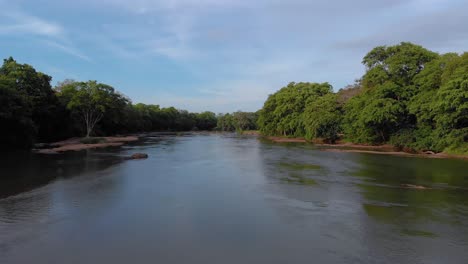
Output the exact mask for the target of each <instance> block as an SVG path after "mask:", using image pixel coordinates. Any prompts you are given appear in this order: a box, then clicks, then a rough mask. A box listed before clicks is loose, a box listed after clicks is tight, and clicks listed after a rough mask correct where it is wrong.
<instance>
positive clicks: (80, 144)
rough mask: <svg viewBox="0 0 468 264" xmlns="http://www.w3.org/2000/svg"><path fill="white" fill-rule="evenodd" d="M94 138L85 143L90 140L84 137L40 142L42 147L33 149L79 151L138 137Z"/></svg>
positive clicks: (37, 150)
mask: <svg viewBox="0 0 468 264" xmlns="http://www.w3.org/2000/svg"><path fill="white" fill-rule="evenodd" d="M91 139H94V138H91ZM95 139H96V140H95V141H96V143H94V142H93V143H87V141H90V140H89V139H86V138H70V139H67V140H63V141H59V142H54V143H50V144H41V147H44V148H36V149H33V151H34V152H36V153H40V154H58V153H62V152H66V151H80V150H85V149H95V148H106V147H118V146H122V145H124V144H125V143H128V142H133V141H137V140H138V139H139V138H138V137H135V136H123V137H99V138H95ZM91 141H92V140H91Z"/></svg>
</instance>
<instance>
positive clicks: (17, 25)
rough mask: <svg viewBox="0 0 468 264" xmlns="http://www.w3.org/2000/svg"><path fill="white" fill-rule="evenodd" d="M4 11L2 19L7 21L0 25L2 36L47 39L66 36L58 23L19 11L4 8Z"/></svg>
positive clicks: (1, 13) (1, 14) (0, 15)
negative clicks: (29, 35) (11, 35)
mask: <svg viewBox="0 0 468 264" xmlns="http://www.w3.org/2000/svg"><path fill="white" fill-rule="evenodd" d="M0 4H1V3H0ZM0 7H1V5H0ZM2 10H3V11H0V17H2V18H3V20H6V21H4V22H3V23H2V25H0V34H32V35H41V36H47V37H60V36H62V35H63V34H64V29H63V28H62V27H61V26H60V25H59V24H57V23H54V22H51V21H46V20H44V19H41V18H39V17H36V16H31V15H28V14H25V13H22V12H19V11H14V10H5V9H3V8H2Z"/></svg>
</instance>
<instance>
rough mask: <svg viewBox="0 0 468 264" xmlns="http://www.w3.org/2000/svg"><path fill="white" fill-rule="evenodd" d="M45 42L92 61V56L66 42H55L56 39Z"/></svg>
mask: <svg viewBox="0 0 468 264" xmlns="http://www.w3.org/2000/svg"><path fill="white" fill-rule="evenodd" d="M44 44H46V45H47V46H49V47H52V48H56V49H59V50H61V51H63V52H65V53H67V54H70V55H72V56H75V57H77V58H79V59H82V60H85V61H88V62H91V61H92V60H91V58H90V57H88V56H86V55H85V54H83V53H82V52H81V51H79V50H78V49H76V48H74V47H73V46H71V45H64V44H61V43H59V42H55V41H52V40H45V41H44Z"/></svg>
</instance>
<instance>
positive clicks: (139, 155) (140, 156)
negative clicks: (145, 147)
mask: <svg viewBox="0 0 468 264" xmlns="http://www.w3.org/2000/svg"><path fill="white" fill-rule="evenodd" d="M147 158H148V154H146V153H135V154H133V155H131V156H130V157H128V159H147Z"/></svg>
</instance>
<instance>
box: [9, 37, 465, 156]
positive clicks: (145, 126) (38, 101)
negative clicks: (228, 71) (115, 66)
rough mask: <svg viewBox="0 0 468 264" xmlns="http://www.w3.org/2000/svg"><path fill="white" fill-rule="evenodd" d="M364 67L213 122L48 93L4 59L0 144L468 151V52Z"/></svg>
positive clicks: (395, 49) (94, 93)
mask: <svg viewBox="0 0 468 264" xmlns="http://www.w3.org/2000/svg"><path fill="white" fill-rule="evenodd" d="M363 64H364V65H365V67H366V73H365V74H364V76H362V78H361V79H359V80H358V81H357V82H356V83H355V84H354V85H350V86H347V87H345V88H344V89H341V90H340V91H338V92H336V93H335V92H333V88H332V86H331V85H330V84H329V83H304V82H301V83H294V82H292V83H290V84H288V85H287V86H286V87H283V88H281V89H280V90H279V91H277V92H276V93H274V94H272V95H270V96H269V97H268V99H267V100H266V102H265V104H264V106H263V108H262V109H261V110H259V111H257V112H255V113H252V112H241V111H238V112H234V113H228V114H219V115H215V114H214V113H212V112H203V113H190V112H188V111H186V110H179V109H176V108H174V107H168V108H160V107H159V106H158V105H145V104H132V102H131V101H130V99H128V98H127V97H125V96H124V95H122V94H120V93H119V92H118V91H116V90H115V89H114V88H113V87H111V86H109V85H106V84H102V83H98V82H96V81H87V82H77V81H72V80H66V81H64V82H62V83H59V84H58V85H57V86H56V87H55V88H52V87H51V85H50V82H51V79H52V78H51V77H50V76H48V75H46V74H44V73H41V72H37V71H36V70H35V69H34V68H33V67H32V66H30V65H27V64H19V63H17V62H16V61H15V60H13V58H9V59H6V60H4V63H3V65H2V66H1V68H0V122H1V124H2V128H4V129H2V130H0V143H1V144H2V145H6V146H12V147H30V146H31V145H32V143H34V142H37V141H45V142H48V141H52V140H58V139H63V138H66V137H71V136H83V135H84V136H86V137H91V136H105V135H111V134H117V133H128V132H144V131H188V130H212V129H217V130H220V131H237V132H242V131H245V130H256V129H259V130H260V132H261V133H262V134H264V135H273V136H286V137H305V138H306V139H308V140H322V141H324V142H328V143H334V142H336V141H337V140H339V139H341V140H346V141H349V142H354V143H364V144H375V145H379V144H392V145H394V146H395V147H397V148H399V149H402V150H406V151H429V150H430V151H434V152H441V151H444V152H447V153H456V154H468V53H464V54H461V55H459V54H456V53H448V54H442V55H440V54H437V53H435V52H432V51H429V50H427V49H425V48H423V47H421V46H418V45H415V44H412V43H407V42H403V43H401V44H399V45H395V46H389V47H386V46H380V47H376V48H374V49H373V50H371V51H370V52H369V53H368V54H367V55H366V56H365V57H364V59H363ZM5 128H6V129H5Z"/></svg>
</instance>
